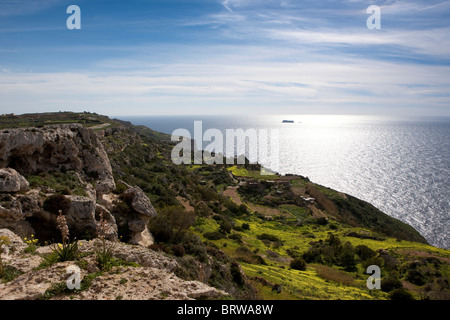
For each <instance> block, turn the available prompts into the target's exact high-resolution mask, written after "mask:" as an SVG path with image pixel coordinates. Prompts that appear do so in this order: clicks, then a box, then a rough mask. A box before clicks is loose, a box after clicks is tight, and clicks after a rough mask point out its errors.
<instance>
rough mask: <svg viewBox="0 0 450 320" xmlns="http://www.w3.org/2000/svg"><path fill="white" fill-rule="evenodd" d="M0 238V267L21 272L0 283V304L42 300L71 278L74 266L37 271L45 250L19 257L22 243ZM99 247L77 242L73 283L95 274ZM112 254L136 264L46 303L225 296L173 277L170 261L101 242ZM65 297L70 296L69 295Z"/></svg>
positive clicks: (140, 249)
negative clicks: (2, 245) (1, 242)
mask: <svg viewBox="0 0 450 320" xmlns="http://www.w3.org/2000/svg"><path fill="white" fill-rule="evenodd" d="M0 235H5V236H8V238H10V240H11V243H10V244H9V245H7V246H6V251H7V252H5V253H3V256H2V257H4V262H5V263H6V264H7V265H9V266H13V267H14V268H16V269H18V270H20V271H21V273H22V274H21V275H19V276H17V277H16V278H15V279H13V280H12V281H10V282H7V283H1V282H0V300H34V299H39V298H42V296H43V295H44V294H45V292H46V291H47V290H48V289H50V288H52V286H54V285H58V284H59V285H60V284H64V282H67V280H68V279H69V277H70V276H71V275H72V274H73V271H72V272H69V268H73V267H76V263H75V262H74V261H66V262H58V263H55V264H53V265H51V266H49V267H47V268H39V269H37V268H36V267H37V266H39V264H40V263H41V262H42V261H43V258H42V257H41V255H42V254H48V253H50V252H51V250H52V247H51V246H43V247H39V248H38V249H37V253H39V254H28V253H24V249H25V248H26V244H25V243H24V242H23V241H22V239H21V238H20V237H18V236H17V235H15V234H14V233H12V232H11V231H10V230H5V229H0ZM102 245H103V242H102V241H100V240H99V239H95V240H93V241H79V245H78V248H79V250H80V253H81V254H82V255H81V256H82V258H81V259H82V260H83V261H84V263H82V265H86V267H85V268H79V267H78V271H79V277H80V278H79V279H80V280H81V281H83V279H84V278H85V277H86V276H87V275H88V274H92V273H96V272H98V271H99V270H98V266H96V252H97V251H98V250H100V249H101V247H102ZM105 245H106V246H107V247H108V248H110V250H111V251H112V255H113V256H114V257H116V258H119V259H122V260H124V261H127V262H134V263H136V264H137V265H136V266H133V267H130V266H126V267H125V266H117V267H114V268H113V269H111V270H110V271H103V272H102V274H101V275H98V276H96V277H94V278H93V280H92V284H91V286H90V287H88V288H86V290H82V291H81V292H75V291H74V292H73V293H67V292H66V293H65V294H63V295H56V296H54V297H52V299H75V300H115V299H124V300H160V299H172V300H173V299H181V300H191V299H202V298H210V299H215V298H221V297H223V296H227V295H228V294H227V293H225V292H223V291H220V290H217V289H215V288H213V287H210V286H208V285H206V284H204V283H202V282H199V281H186V280H183V279H180V278H179V277H177V276H176V275H175V274H174V273H173V270H174V268H175V267H176V266H177V262H176V260H174V259H172V258H170V257H167V256H165V255H164V254H161V253H159V252H155V251H152V250H149V249H146V248H143V247H141V246H136V245H128V244H123V243H114V242H110V241H106V242H105ZM69 292H70V291H69Z"/></svg>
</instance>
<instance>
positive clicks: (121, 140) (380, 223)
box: [0, 113, 450, 299]
mask: <svg viewBox="0 0 450 320" xmlns="http://www.w3.org/2000/svg"><path fill="white" fill-rule="evenodd" d="M35 117H37V118H36V119H35ZM33 119H34V120H33ZM36 121H37V122H36ZM71 121H75V122H78V123H81V124H83V125H86V126H92V125H93V124H94V121H96V122H95V126H94V130H97V131H98V132H99V135H100V136H101V139H102V141H103V143H104V145H105V148H106V150H107V152H108V154H109V157H110V160H111V164H112V167H113V171H114V177H115V180H116V183H117V190H116V191H115V193H116V194H117V196H118V203H117V206H118V209H120V210H127V205H126V203H125V202H126V201H123V200H121V194H122V192H123V190H124V189H123V185H122V184H121V182H120V181H123V182H126V183H128V184H130V185H137V186H139V187H140V188H142V189H143V190H144V192H146V193H147V195H148V196H149V198H150V199H151V201H152V203H153V205H154V206H155V208H156V210H157V211H158V213H159V215H158V217H157V218H155V219H153V220H152V221H150V224H149V227H150V229H151V231H152V233H153V235H154V236H155V240H156V243H155V245H153V247H152V248H153V249H154V250H161V251H164V252H166V253H167V254H169V255H171V256H174V257H176V259H177V260H178V262H179V268H178V269H177V270H176V273H177V275H179V276H180V277H182V278H185V279H196V280H201V281H205V282H208V283H209V284H211V285H213V286H215V287H217V288H219V289H223V290H226V291H228V292H230V293H232V295H233V296H234V297H235V298H238V299H240V298H247V299H248V298H259V299H390V298H392V299H395V298H414V299H421V298H428V299H449V298H450V289H449V288H450V286H449V279H450V251H449V250H444V249H439V248H435V247H433V246H430V245H428V244H427V243H426V240H425V239H424V238H423V237H422V236H421V235H420V234H419V233H418V232H417V231H416V230H414V229H413V228H412V227H411V226H409V225H407V224H405V223H403V222H401V221H399V220H397V219H394V218H392V217H389V216H388V215H386V214H384V213H383V212H381V211H380V210H378V209H377V208H375V207H374V206H372V205H371V204H369V203H367V202H364V201H362V200H359V199H356V198H354V197H352V196H350V195H346V194H344V193H341V192H339V191H336V190H332V189H329V188H326V187H324V186H320V185H317V184H315V183H313V182H311V181H309V179H307V178H305V177H302V176H294V175H288V176H278V175H276V176H275V175H274V176H265V175H261V174H260V170H259V169H260V168H259V166H258V165H248V164H247V165H179V166H177V165H174V164H173V163H172V161H171V159H170V154H171V150H172V148H173V146H174V143H172V142H171V141H170V139H169V138H170V137H169V136H167V135H164V134H161V133H158V132H155V131H153V130H151V129H148V128H145V127H142V126H132V125H130V124H129V123H125V122H121V121H116V120H111V119H108V118H106V117H103V116H99V115H93V114H86V113H83V114H72V113H58V114H54V115H51V114H46V115H44V114H43V115H39V116H36V115H26V116H24V117H23V118H22V117H9V118H8V119H7V117H3V118H0V125H1V126H3V127H4V128H6V127H13V126H15V125H20V126H22V125H31V124H33V125H36V123H38V124H39V125H46V124H50V123H51V124H54V123H62V122H71ZM104 124H107V125H105V126H104V127H99V126H100V125H104ZM108 127H111V128H121V130H116V131H114V132H111V133H110V134H102V130H105V129H107V128H108ZM27 179H29V181H30V182H31V183H34V184H39V183H40V184H42V185H45V184H46V183H49V182H50V181H54V184H57V185H58V188H60V189H62V190H64V188H66V189H67V188H68V189H70V190H69V192H72V193H74V194H80V193H82V190H80V188H79V186H78V185H76V184H70V183H69V182H70V181H71V179H70V177H69V176H67V177H66V179H63V178H62V177H60V176H58V174H55V173H54V174H53V176H52V177H51V179H50V178H49V179H47V178H46V179H43V177H37V176H30V177H27ZM65 182H67V183H66V185H64V183H65ZM64 191H65V192H67V190H64ZM119 232H121V233H122V234H121V236H123V238H122V239H126V232H127V231H126V230H119ZM369 265H378V266H379V267H380V268H381V276H382V290H369V289H368V288H367V286H366V280H367V278H368V276H369V275H368V274H366V268H367V266H369ZM240 270H242V271H243V273H244V274H245V277H244V278H243V277H242V275H241V273H240Z"/></svg>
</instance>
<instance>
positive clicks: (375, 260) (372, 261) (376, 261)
mask: <svg viewBox="0 0 450 320" xmlns="http://www.w3.org/2000/svg"><path fill="white" fill-rule="evenodd" d="M371 265H374V266H378V267H380V268H381V266H383V259H382V258H380V257H371V258H369V259H367V260H366V261H364V262H363V263H362V267H363V269H364V272H366V270H367V268H368V267H369V266H371Z"/></svg>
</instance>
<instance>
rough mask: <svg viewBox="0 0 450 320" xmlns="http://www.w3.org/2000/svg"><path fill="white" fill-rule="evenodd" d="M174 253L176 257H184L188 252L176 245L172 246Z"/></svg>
mask: <svg viewBox="0 0 450 320" xmlns="http://www.w3.org/2000/svg"><path fill="white" fill-rule="evenodd" d="M172 252H173V254H174V255H175V256H177V257H182V256H184V255H185V253H186V250H185V249H184V247H183V246H182V245H180V244H174V245H172Z"/></svg>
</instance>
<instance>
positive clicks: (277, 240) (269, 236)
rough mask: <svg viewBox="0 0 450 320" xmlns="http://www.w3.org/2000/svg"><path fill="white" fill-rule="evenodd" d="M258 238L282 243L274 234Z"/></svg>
mask: <svg viewBox="0 0 450 320" xmlns="http://www.w3.org/2000/svg"><path fill="white" fill-rule="evenodd" d="M257 238H258V239H259V240H268V241H271V242H282V241H281V239H280V238H278V237H277V236H275V235H273V234H268V233H263V234H260V235H259V236H257Z"/></svg>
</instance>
